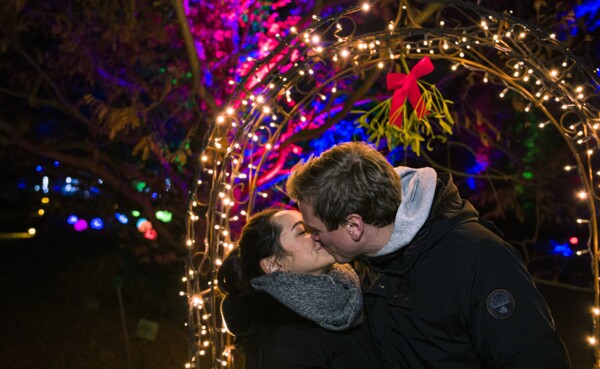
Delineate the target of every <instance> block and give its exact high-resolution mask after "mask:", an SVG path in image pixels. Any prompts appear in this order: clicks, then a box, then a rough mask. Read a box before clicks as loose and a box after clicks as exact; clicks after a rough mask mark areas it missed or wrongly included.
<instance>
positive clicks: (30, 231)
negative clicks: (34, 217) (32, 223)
mask: <svg viewBox="0 0 600 369" xmlns="http://www.w3.org/2000/svg"><path fill="white" fill-rule="evenodd" d="M27 233H28V234H30V235H32V236H33V235H35V233H36V230H35V228H29V229H28V230H27Z"/></svg>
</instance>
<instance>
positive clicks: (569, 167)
mask: <svg viewBox="0 0 600 369" xmlns="http://www.w3.org/2000/svg"><path fill="white" fill-rule="evenodd" d="M571 169H575V167H572V166H570V165H565V170H566V171H567V172H568V171H570V170H571Z"/></svg>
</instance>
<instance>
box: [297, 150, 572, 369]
mask: <svg viewBox="0 0 600 369" xmlns="http://www.w3.org/2000/svg"><path fill="white" fill-rule="evenodd" d="M286 186H287V192H288V195H289V196H290V197H291V198H292V199H293V200H296V201H297V202H298V206H299V208H300V211H301V212H302V216H303V218H304V222H305V223H306V225H307V227H308V228H309V229H310V230H311V232H312V236H313V238H314V239H315V241H318V242H320V243H321V245H322V246H323V247H325V248H326V249H327V250H328V251H329V252H330V253H331V254H332V255H333V256H334V257H335V258H336V260H337V261H338V262H340V263H347V262H351V261H353V260H355V259H357V260H358V262H359V263H358V265H360V266H362V267H365V268H366V271H367V274H368V275H369V277H368V278H367V279H368V280H369V282H370V283H369V285H368V287H367V288H366V290H365V291H364V292H365V293H364V297H365V298H364V303H365V310H366V313H367V317H368V320H369V325H370V327H371V331H372V333H373V336H374V338H375V341H376V344H377V346H378V348H379V351H380V353H381V356H382V359H383V361H384V364H385V367H386V368H389V369H392V368H393V369H397V368H410V369H419V368H435V369H474V368H478V369H479V368H488V369H491V368H493V369H498V368H519V369H568V368H571V364H570V362H569V357H568V354H567V352H566V349H565V346H564V344H563V342H562V340H561V339H560V337H559V336H558V334H557V332H556V331H555V329H554V322H553V319H552V316H551V313H550V310H549V308H548V306H547V304H546V302H545V300H544V298H543V297H542V295H541V294H540V293H539V291H538V290H537V289H536V287H535V285H534V282H533V280H532V278H531V276H530V275H529V273H528V271H527V269H526V267H525V266H524V264H523V261H522V259H521V256H520V255H519V253H518V252H517V251H516V250H515V249H514V248H513V247H512V246H511V245H510V244H508V243H507V242H505V241H503V240H502V238H501V236H499V232H498V231H497V229H496V228H495V227H494V226H493V224H492V223H490V222H487V221H485V220H483V219H481V218H480V217H479V215H478V212H477V211H476V210H475V208H474V207H473V206H472V205H471V204H470V203H469V202H468V201H467V200H463V199H461V198H460V196H459V194H458V190H457V188H456V186H455V185H454V183H453V182H452V178H451V177H450V176H449V175H447V174H441V173H439V174H438V173H436V172H435V171H434V170H433V169H432V168H421V169H415V168H408V167H398V168H396V169H395V168H393V167H392V165H391V164H390V163H389V162H388V161H387V160H386V159H385V157H384V156H383V155H381V154H380V153H379V152H378V151H377V150H376V149H375V148H373V147H371V146H369V145H367V144H365V143H359V142H350V143H343V144H339V145H336V146H334V147H333V148H331V149H329V150H327V151H326V152H324V153H322V154H321V156H320V157H312V158H310V159H309V160H308V161H307V162H305V163H300V164H298V165H297V166H296V167H295V168H294V170H293V172H292V174H291V175H290V177H289V179H288V181H287V185H286Z"/></svg>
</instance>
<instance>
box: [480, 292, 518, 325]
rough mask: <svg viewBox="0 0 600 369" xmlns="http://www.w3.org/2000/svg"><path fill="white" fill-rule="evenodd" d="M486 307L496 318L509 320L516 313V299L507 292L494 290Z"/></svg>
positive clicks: (488, 298)
mask: <svg viewBox="0 0 600 369" xmlns="http://www.w3.org/2000/svg"><path fill="white" fill-rule="evenodd" d="M486 307H487V311H488V313H490V315H491V316H493V317H494V318H496V319H500V320H504V319H508V318H510V317H511V315H513V313H514V312H515V299H514V298H513V297H512V295H511V294H510V292H508V291H507V290H502V289H498V290H494V291H492V292H491V293H490V294H489V295H488V297H487V301H486Z"/></svg>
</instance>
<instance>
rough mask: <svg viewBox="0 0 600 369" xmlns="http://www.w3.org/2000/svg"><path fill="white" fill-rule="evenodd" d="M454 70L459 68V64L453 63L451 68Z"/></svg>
mask: <svg viewBox="0 0 600 369" xmlns="http://www.w3.org/2000/svg"><path fill="white" fill-rule="evenodd" d="M450 69H452V70H457V69H458V64H453V65H452V67H451V68H450Z"/></svg>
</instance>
